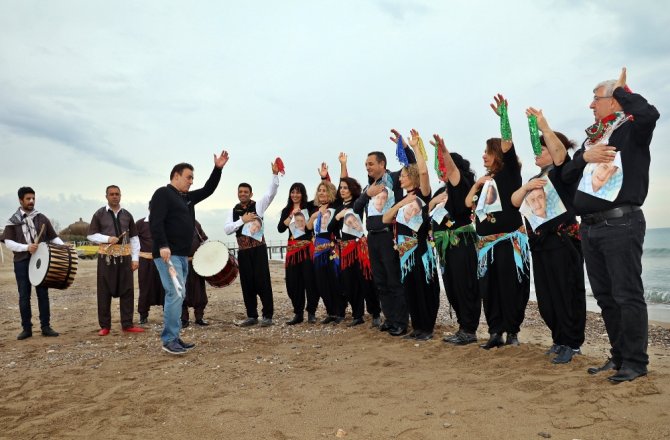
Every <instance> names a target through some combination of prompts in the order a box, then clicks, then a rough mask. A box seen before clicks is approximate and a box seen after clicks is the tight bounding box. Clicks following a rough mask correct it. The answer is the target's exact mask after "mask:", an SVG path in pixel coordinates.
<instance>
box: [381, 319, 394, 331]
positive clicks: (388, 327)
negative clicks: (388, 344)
mask: <svg viewBox="0 0 670 440" xmlns="http://www.w3.org/2000/svg"><path fill="white" fill-rule="evenodd" d="M392 327H393V326H392V325H391V324H390V323H388V322H387V321H384V322H382V323H381V324H380V325H379V331H380V332H387V331H389V330H391V328H392Z"/></svg>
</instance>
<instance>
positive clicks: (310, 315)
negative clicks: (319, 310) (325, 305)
mask: <svg viewBox="0 0 670 440" xmlns="http://www.w3.org/2000/svg"><path fill="white" fill-rule="evenodd" d="M307 322H309V323H310V324H316V314H315V313H308V314H307Z"/></svg>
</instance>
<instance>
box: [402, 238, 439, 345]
mask: <svg viewBox="0 0 670 440" xmlns="http://www.w3.org/2000/svg"><path fill="white" fill-rule="evenodd" d="M415 259H416V263H415V266H414V268H412V270H411V271H410V272H409V273H408V274H407V275H406V276H405V279H404V280H403V288H404V290H405V297H406V298H407V305H408V308H409V315H410V317H411V318H412V328H413V329H414V330H419V331H422V332H426V333H433V329H434V328H435V321H436V319H437V311H438V309H439V308H440V282H439V281H438V278H437V270H435V268H433V269H432V273H431V274H429V275H428V279H426V270H425V269H424V266H423V262H422V261H421V256H420V255H418V251H417V255H416V256H415Z"/></svg>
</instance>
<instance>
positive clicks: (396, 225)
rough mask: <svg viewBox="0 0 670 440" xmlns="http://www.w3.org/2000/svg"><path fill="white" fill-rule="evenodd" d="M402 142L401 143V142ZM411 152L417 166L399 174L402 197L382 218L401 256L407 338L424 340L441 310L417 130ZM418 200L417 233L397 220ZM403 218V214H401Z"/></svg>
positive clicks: (426, 181)
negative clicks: (408, 324)
mask: <svg viewBox="0 0 670 440" xmlns="http://www.w3.org/2000/svg"><path fill="white" fill-rule="evenodd" d="M403 143H404V140H403ZM408 143H409V145H410V146H411V147H412V149H413V150H414V153H415V156H416V164H411V165H406V166H405V167H404V168H403V169H402V170H401V172H400V185H401V187H402V188H403V189H404V190H405V191H406V193H407V194H406V195H405V197H404V198H403V199H402V200H400V201H398V202H397V203H396V204H395V205H393V206H392V207H391V208H390V209H389V210H388V211H386V212H385V213H384V215H383V218H382V221H383V222H384V223H385V224H389V225H393V229H394V231H395V233H394V236H395V242H396V250H397V251H398V254H399V257H400V270H401V282H402V286H403V289H404V292H405V298H406V300H407V305H408V308H409V314H410V318H411V321H412V332H411V333H410V334H409V335H407V336H406V337H407V338H413V339H417V340H422V341H426V340H428V339H432V337H433V329H434V327H435V321H436V319H437V311H438V309H439V308H440V284H439V281H438V278H437V268H436V261H435V254H434V253H433V247H432V246H431V245H430V243H429V241H428V231H429V229H430V220H429V217H428V202H429V201H430V179H429V177H428V167H427V166H426V159H425V156H424V152H423V151H422V148H421V147H420V144H421V139H420V137H419V133H418V132H417V131H416V130H412V131H411V136H410V138H409V140H408ZM418 200H421V206H422V209H421V212H420V214H419V218H420V222H419V223H418V224H417V225H418V227H417V228H416V230H415V229H414V228H413V227H412V222H405V221H404V219H403V218H402V217H401V220H403V221H397V220H396V217H397V215H398V212H399V211H400V210H401V209H402V208H405V207H409V206H410V204H412V203H417V201H418ZM403 215H404V212H403Z"/></svg>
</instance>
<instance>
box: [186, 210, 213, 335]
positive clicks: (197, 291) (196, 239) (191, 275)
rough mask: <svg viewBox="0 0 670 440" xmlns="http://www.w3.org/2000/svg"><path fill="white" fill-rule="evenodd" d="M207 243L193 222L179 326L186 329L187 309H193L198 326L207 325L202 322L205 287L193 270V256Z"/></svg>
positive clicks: (205, 237)
mask: <svg viewBox="0 0 670 440" xmlns="http://www.w3.org/2000/svg"><path fill="white" fill-rule="evenodd" d="M205 241H207V235H206V234H205V231H203V229H202V226H201V225H200V222H199V221H198V220H196V221H195V229H194V230H193V242H192V244H191V251H190V252H189V256H188V276H187V277H186V297H185V298H184V302H183V303H182V306H181V325H182V327H187V326H188V325H189V319H188V308H189V307H193V315H194V316H195V322H196V323H197V324H199V325H207V322H206V321H204V317H205V307H206V306H207V302H208V299H207V287H206V285H205V278H204V277H201V276H200V275H198V274H197V273H196V272H195V270H194V269H193V255H195V252H196V251H197V250H198V248H199V247H200V245H202V244H203V243H204V242H205Z"/></svg>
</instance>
